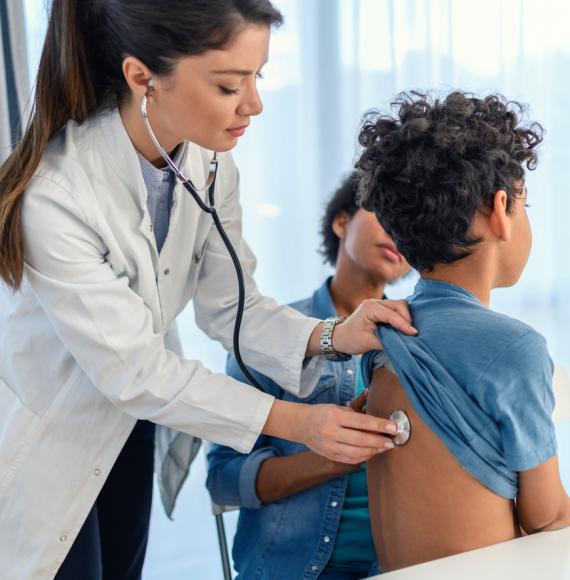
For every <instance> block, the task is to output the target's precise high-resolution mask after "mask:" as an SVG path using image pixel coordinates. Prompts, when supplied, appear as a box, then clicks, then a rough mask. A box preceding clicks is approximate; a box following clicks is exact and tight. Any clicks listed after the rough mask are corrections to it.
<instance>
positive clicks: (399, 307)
mask: <svg viewBox="0 0 570 580" xmlns="http://www.w3.org/2000/svg"><path fill="white" fill-rule="evenodd" d="M380 304H381V305H382V306H385V307H386V308H389V309H390V310H393V311H394V312H397V313H398V314H399V315H400V316H401V317H402V318H403V319H404V320H405V321H406V322H408V323H410V324H412V314H411V312H410V306H409V304H408V302H407V301H406V300H388V299H386V300H380Z"/></svg>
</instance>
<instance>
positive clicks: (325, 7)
mask: <svg viewBox="0 0 570 580" xmlns="http://www.w3.org/2000/svg"><path fill="white" fill-rule="evenodd" d="M275 4H276V5H277V6H278V7H279V8H280V9H281V10H282V11H283V13H284V15H285V25H284V26H283V28H282V29H281V30H279V31H277V32H275V33H274V35H273V37H272V45H271V53H270V60H269V64H268V65H267V67H266V72H265V79H264V80H262V81H260V86H261V91H262V97H263V100H264V104H265V111H264V113H263V114H262V115H261V117H259V118H258V119H255V120H254V122H253V124H252V127H251V129H250V131H249V134H248V135H247V136H246V137H245V138H244V140H243V142H241V143H240V144H239V146H238V147H237V149H236V152H235V156H236V159H237V161H238V166H239V167H240V170H241V174H242V196H243V203H244V209H245V211H244V213H245V218H244V219H245V233H246V236H247V238H248V239H249V241H250V242H251V245H252V246H253V248H254V250H255V252H256V253H257V256H258V259H259V270H258V276H257V280H258V282H259V284H260V286H261V288H262V289H263V290H264V291H265V292H267V293H269V294H271V295H273V296H275V297H277V298H279V299H280V300H283V301H285V300H290V299H293V298H299V297H302V296H304V295H306V294H308V293H309V292H310V291H311V290H312V289H313V288H314V287H315V286H316V285H317V284H318V283H319V282H320V280H321V279H322V277H323V276H324V273H325V271H326V270H325V269H324V268H323V266H322V263H321V259H320V256H319V255H318V254H317V251H316V249H317V246H318V242H319V236H318V233H317V230H318V222H319V219H320V217H321V213H322V205H323V203H324V201H325V200H326V198H327V197H328V195H329V194H330V193H331V192H332V191H333V190H334V188H335V187H336V185H337V184H338V183H339V180H340V179H341V176H342V175H343V174H345V173H346V172H348V171H350V169H351V168H352V166H353V163H354V159H355V155H356V153H357V142H356V138H357V135H358V127H359V124H360V118H361V116H362V114H363V113H364V112H365V111H366V110H368V109H370V108H382V109H387V108H388V107H389V104H390V101H391V100H392V99H393V97H394V96H395V95H396V94H397V93H398V92H399V91H403V90H406V91H407V90H411V89H419V90H433V91H439V92H444V91H448V90H450V89H452V88H458V89H464V90H469V91H473V92H475V93H477V94H479V95H484V94H487V93H491V92H501V93H503V94H505V95H506V96H507V97H508V98H510V99H515V100H520V101H522V102H524V103H528V104H529V105H530V112H529V116H530V118H532V119H536V120H538V121H540V122H541V123H542V124H543V125H544V127H545V128H546V129H547V136H546V139H545V141H544V144H543V145H542V148H541V161H540V163H539V166H538V169H537V170H536V171H535V172H529V174H528V177H527V185H528V188H529V192H530V193H529V203H530V204H531V209H530V210H529V215H530V218H531V222H532V225H533V232H534V246H533V251H532V255H531V258H530V261H529V264H528V266H527V268H526V270H525V273H524V274H523V277H522V279H521V281H520V282H519V284H517V285H516V286H515V287H514V288H511V289H508V290H499V291H497V292H496V293H495V295H494V305H495V307H496V308H498V309H500V310H503V311H505V312H507V313H509V314H512V315H515V316H517V317H519V318H523V319H524V320H526V321H528V322H529V323H531V324H533V325H534V326H536V327H537V328H539V330H541V331H542V332H543V333H544V334H546V336H547V338H548V339H549V342H550V347H551V350H552V351H553V353H554V354H555V358H557V359H558V360H561V361H562V362H566V363H567V364H568V363H569V362H570V358H569V353H567V349H566V341H565V340H564V339H565V337H564V335H563V334H564V332H563V329H562V328H561V327H562V326H563V325H562V321H563V320H568V319H570V307H568V305H567V303H568V297H569V293H570V269H569V268H568V267H567V257H566V254H567V251H568V250H567V248H569V247H570V228H568V226H567V221H568V216H569V215H570V196H569V195H568V191H569V189H570V188H569V186H570V173H569V172H568V170H567V168H568V167H569V166H570V147H569V146H568V138H569V131H570V115H569V114H568V110H567V108H566V107H567V106H568V104H567V103H568V98H567V94H568V93H567V91H568V89H567V86H568V76H569V73H570V35H569V34H568V31H567V24H568V22H570V3H568V2H566V1H565V0H501V1H500V2H497V1H496V0H478V1H477V2H469V1H463V0H276V1H275ZM405 290H406V291H407V290H408V288H406V289H405Z"/></svg>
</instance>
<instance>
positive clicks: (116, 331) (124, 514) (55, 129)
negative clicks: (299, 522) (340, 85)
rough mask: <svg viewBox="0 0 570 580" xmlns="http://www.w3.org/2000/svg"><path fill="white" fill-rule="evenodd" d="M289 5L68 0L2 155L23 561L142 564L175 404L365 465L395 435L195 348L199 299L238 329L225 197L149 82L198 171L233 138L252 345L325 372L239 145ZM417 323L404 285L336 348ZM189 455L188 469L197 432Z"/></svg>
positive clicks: (0, 504)
mask: <svg viewBox="0 0 570 580" xmlns="http://www.w3.org/2000/svg"><path fill="white" fill-rule="evenodd" d="M280 22H281V15H280V14H279V12H278V11H277V10H276V9H275V8H274V7H273V6H272V5H271V3H270V2H269V1H268V0H169V1H168V2H156V0H137V1H136V2H133V1H129V0H53V3H52V8H51V15H50V20H49V27H48V32H47V37H46V40H45V44H44V49H43V53H42V57H41V62H40V68H39V73H38V79H37V86H36V95H35V103H34V105H35V107H34V111H33V115H32V118H31V121H30V124H29V126H28V128H27V131H26V132H25V135H24V137H23V139H22V140H21V142H20V143H19V144H18V145H17V147H16V150H15V152H14V154H13V155H12V156H11V157H9V159H8V160H7V161H6V162H5V163H4V165H3V166H2V168H1V170H0V275H1V277H2V279H3V281H4V282H5V284H6V285H8V286H9V287H11V288H12V289H13V290H15V291H16V292H15V293H14V297H13V301H12V304H11V307H10V309H9V312H7V313H4V315H5V319H4V321H3V323H2V324H1V326H0V338H1V343H0V344H1V346H0V465H1V466H2V472H1V474H0V536H1V537H2V542H0V569H1V570H2V577H3V578H10V579H14V580H16V579H20V578H21V579H24V578H25V579H27V580H36V579H38V580H40V579H41V580H46V579H51V578H54V577H57V578H58V579H60V580H61V579H74V580H76V579H77V578H81V579H82V580H89V579H91V578H109V579H110V578H115V579H121V580H130V579H135V578H140V574H141V569H142V563H143V559H144V551H145V546H146V538H147V533H148V518H149V510H150V500H151V489H152V472H153V428H154V424H155V423H156V424H159V425H163V426H167V427H170V428H172V429H175V430H177V431H179V432H182V433H186V434H191V435H194V436H199V437H204V438H206V439H209V440H211V441H215V442H217V443H220V444H223V445H229V446H232V447H234V448H235V449H237V450H239V451H243V452H248V451H249V450H250V449H251V448H252V446H253V444H254V442H255V441H256V439H257V437H258V436H259V435H260V433H262V432H263V433H266V434H268V435H273V436H278V437H283V438H286V439H290V440H293V441H299V442H302V443H304V444H305V445H307V446H308V447H309V448H311V449H313V450H314V451H316V452H318V453H320V454H322V455H325V456H327V457H329V458H332V459H335V460H337V461H342V462H347V463H357V462H362V461H365V460H367V459H368V458H370V457H371V456H372V455H374V454H375V453H378V452H379V450H381V449H383V446H384V443H385V442H386V438H385V437H384V436H383V435H382V434H386V433H390V429H389V428H390V427H391V425H390V423H389V422H388V421H385V420H382V419H378V418H373V417H368V416H366V415H362V414H358V413H355V412H353V411H351V410H349V409H348V408H345V409H343V408H340V407H336V406H333V405H322V406H318V405H317V406H310V405H302V404H294V403H288V402H286V401H275V400H274V399H273V398H272V397H270V396H268V395H266V394H264V393H262V392H260V391H258V390H256V389H254V388H252V387H250V386H246V385H244V384H241V383H239V382H237V381H235V380H233V379H231V378H229V377H227V376H224V375H220V374H214V373H212V372H210V371H209V370H207V369H206V368H204V367H203V366H202V365H201V364H200V362H198V361H191V360H187V359H185V358H184V357H183V356H182V355H181V352H180V346H179V344H178V341H177V337H176V329H175V326H174V321H175V318H176V316H177V315H178V314H179V313H180V312H181V311H182V310H183V309H184V307H185V306H186V305H187V303H188V302H189V300H191V299H192V300H193V303H194V308H195V312H196V322H197V324H198V325H199V326H200V328H202V329H203V330H204V331H205V332H206V333H207V334H208V335H209V336H210V337H212V338H213V339H216V340H218V341H220V342H221V343H222V344H223V345H224V347H226V348H227V349H231V348H232V342H231V339H232V331H233V321H234V316H235V312H236V303H237V300H236V284H235V274H234V269H233V265H232V261H231V259H230V257H229V256H228V254H227V252H226V248H225V246H224V245H223V243H222V240H221V238H220V236H219V235H218V232H217V231H216V230H215V229H214V228H213V227H212V219H211V216H210V215H208V214H206V213H205V212H203V211H201V210H200V208H199V207H198V205H197V203H196V201H195V200H194V199H192V197H191V196H190V195H189V194H188V193H187V191H186V190H185V189H184V188H183V187H182V186H181V185H180V184H179V183H175V180H174V178H173V175H172V172H170V171H168V170H164V169H162V168H163V167H164V163H163V159H162V157H161V155H160V154H159V153H158V151H157V148H156V147H155V145H154V144H153V141H152V140H151V138H150V137H149V133H148V132H147V130H146V128H145V125H144V123H143V120H142V117H141V114H140V106H141V99H142V98H143V97H145V96H146V97H148V100H147V109H148V118H149V121H150V124H151V126H152V128H153V129H154V133H155V135H156V137H157V139H158V141H159V142H160V144H161V145H162V147H163V148H164V149H165V150H166V151H167V152H168V153H169V154H170V155H171V156H172V157H173V158H174V159H175V160H176V161H177V162H178V164H179V165H180V167H181V168H182V170H183V172H184V173H185V174H186V175H187V176H188V177H189V178H190V179H191V181H192V182H193V183H194V184H195V185H196V187H197V188H198V187H202V186H203V184H205V183H206V180H207V178H208V167H209V162H210V159H211V151H217V152H220V155H219V157H218V159H219V171H218V175H217V178H216V182H215V199H216V207H217V211H218V214H219V216H220V220H221V222H222V224H223V226H224V228H225V230H226V231H227V233H228V235H229V238H230V239H231V241H232V242H233V245H234V246H235V248H236V251H237V254H238V257H239V259H240V261H241V263H242V264H243V267H244V275H245V287H246V304H245V313H244V317H243V332H242V343H243V348H242V354H243V358H244V360H245V362H246V363H247V364H248V365H249V366H252V367H254V368H256V369H257V370H258V371H260V372H261V373H263V374H266V375H269V376H271V377H272V378H273V379H274V380H275V381H277V382H278V383H279V384H280V385H282V386H283V388H285V389H287V390H289V391H290V392H292V393H294V394H296V395H297V396H303V395H305V394H309V393H310V391H311V389H312V388H313V386H314V384H315V382H316V380H317V378H318V375H319V367H320V363H319V361H320V360H321V359H322V357H317V355H319V354H321V347H320V338H321V332H322V327H323V322H322V321H319V320H316V319H311V318H306V317H303V316H301V315H299V314H297V313H296V312H294V311H292V310H290V309H288V308H285V307H281V306H279V305H277V304H276V303H275V302H274V301H272V300H270V299H268V298H265V297H263V296H261V295H260V294H259V293H258V291H257V289H256V287H255V284H254V281H253V279H252V274H253V270H254V267H255V259H254V257H253V255H252V253H251V251H250V250H249V248H248V247H247V245H246V243H245V242H244V241H243V239H242V237H241V210H240V206H239V193H238V173H237V170H236V168H235V166H234V163H233V161H232V158H231V155H230V154H229V153H227V152H228V151H229V150H231V149H232V148H233V147H234V146H235V145H236V143H237V140H238V138H239V136H241V135H242V134H243V133H244V131H245V129H246V127H247V126H248V125H249V123H250V120H251V117H252V116H254V115H258V114H259V113H261V110H262V105H261V102H260V99H259V95H258V93H257V89H256V79H257V77H258V76H259V74H260V70H261V68H262V66H263V65H264V63H265V62H266V60H267V52H268V43H269V35H270V29H271V27H272V26H273V25H276V24H279V23H280ZM224 152H226V153H224ZM199 195H200V197H201V198H202V199H205V196H206V193H205V192H204V191H201V192H199ZM409 322H410V319H409V314H408V312H407V309H406V307H405V306H404V305H403V304H402V303H383V302H381V301H368V302H366V303H364V304H363V305H362V306H361V307H360V308H359V309H358V310H357V312H356V313H355V314H354V315H353V316H351V317H350V318H349V319H348V320H347V321H346V322H344V323H342V324H339V325H338V326H337V327H336V329H335V330H334V334H333V344H332V346H333V348H334V350H335V351H338V352H342V353H349V354H358V353H362V352H365V351H367V350H369V349H371V348H376V347H378V343H377V340H376V338H375V335H374V330H375V326H376V324H377V323H390V324H392V325H394V326H396V327H398V328H399V329H401V330H403V331H404V332H408V333H413V332H414V329H413V328H412V327H411V326H410V324H409ZM329 326H330V324H329ZM311 357H314V358H311ZM177 453H179V456H175V457H173V461H171V467H170V468H169V469H175V467H176V466H179V465H181V464H184V461H185V460H187V459H188V455H189V454H191V451H189V450H188V447H186V448H185V447H184V446H183V445H181V446H179V448H178V451H177ZM172 466H174V467H172ZM160 471H161V474H163V475H164V466H162V467H161V469H160ZM180 479H183V476H182V477H181V478H179V480H178V482H177V483H176V484H175V485H173V484H172V483H170V484H169V485H170V486H171V488H172V487H174V493H175V492H176V491H177V489H178V487H179V485H180V484H181V483H180ZM168 491H169V490H167V493H168ZM170 491H172V490H170Z"/></svg>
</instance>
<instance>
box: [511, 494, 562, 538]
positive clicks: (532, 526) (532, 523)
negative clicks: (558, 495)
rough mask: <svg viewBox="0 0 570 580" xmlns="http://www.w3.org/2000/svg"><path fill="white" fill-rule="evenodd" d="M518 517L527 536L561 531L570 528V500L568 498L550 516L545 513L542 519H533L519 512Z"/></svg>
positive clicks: (541, 515)
mask: <svg viewBox="0 0 570 580" xmlns="http://www.w3.org/2000/svg"><path fill="white" fill-rule="evenodd" d="M518 515H519V524H520V526H521V528H522V529H523V530H524V531H525V532H526V533H527V534H537V533H539V532H548V531H554V530H559V529H561V528H565V527H567V526H570V498H568V497H566V498H565V501H564V502H563V503H562V504H561V505H559V506H557V509H555V510H552V512H551V513H550V514H548V513H544V512H543V513H542V514H540V517H536V518H532V517H528V516H526V515H525V514H523V513H520V511H519V514H518Z"/></svg>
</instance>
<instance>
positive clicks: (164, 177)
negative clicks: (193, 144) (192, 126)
mask: <svg viewBox="0 0 570 580" xmlns="http://www.w3.org/2000/svg"><path fill="white" fill-rule="evenodd" d="M186 147H187V144H186V142H184V143H182V144H181V145H179V146H178V147H177V148H176V151H175V154H174V158H173V161H174V163H175V164H176V165H177V166H178V167H180V166H181V164H182V160H183V158H184V155H185V153H186ZM137 156H138V158H139V163H140V166H141V170H142V176H143V180H144V184H145V186H146V189H147V191H156V190H157V189H158V187H159V185H160V184H161V183H162V182H163V181H168V180H169V179H171V178H172V170H171V169H170V167H168V166H167V165H165V166H164V167H155V166H154V165H153V164H152V163H151V162H150V161H148V160H147V159H145V158H144V157H143V156H142V155H141V154H140V153H139V152H138V151H137Z"/></svg>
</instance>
